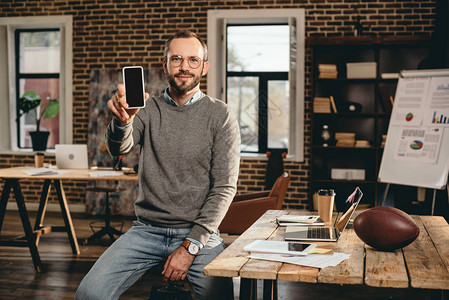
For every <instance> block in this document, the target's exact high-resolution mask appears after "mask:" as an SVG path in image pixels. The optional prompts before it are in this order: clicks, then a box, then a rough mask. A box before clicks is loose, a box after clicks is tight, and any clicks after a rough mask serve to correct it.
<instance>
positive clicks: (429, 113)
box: [378, 69, 449, 189]
mask: <svg viewBox="0 0 449 300" xmlns="http://www.w3.org/2000/svg"><path fill="white" fill-rule="evenodd" d="M400 75H401V76H400V78H399V82H398V86H397V89H396V96H395V100H394V106H393V111H392V114H391V118H390V123H389V126H388V132H387V140H386V143H385V149H384V153H383V156H382V161H381V165H380V170H379V176H378V180H379V182H385V183H392V184H399V185H410V186H418V187H425V188H432V189H443V188H445V187H446V185H447V182H448V173H449V69H441V70H419V71H402V72H401V74H400Z"/></svg>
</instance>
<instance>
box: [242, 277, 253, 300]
mask: <svg viewBox="0 0 449 300" xmlns="http://www.w3.org/2000/svg"><path fill="white" fill-rule="evenodd" d="M246 299H249V300H257V279H251V278H240V300H246Z"/></svg>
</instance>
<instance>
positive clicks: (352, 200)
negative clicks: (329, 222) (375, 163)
mask: <svg viewBox="0 0 449 300" xmlns="http://www.w3.org/2000/svg"><path fill="white" fill-rule="evenodd" d="M362 196H363V193H362V191H361V190H360V188H359V187H356V188H355V190H354V192H352V194H351V195H349V197H348V199H346V205H347V208H346V210H345V212H344V213H343V214H342V216H341V217H340V218H339V219H338V221H337V222H336V223H335V224H336V225H335V226H334V227H322V226H287V228H286V230H285V240H286V241H316V242H336V241H338V239H339V238H340V236H341V235H342V234H343V231H344V230H345V228H346V226H347V225H348V223H349V220H350V219H351V217H352V215H353V214H354V212H355V210H356V208H357V206H358V205H359V203H360V200H361V199H362Z"/></svg>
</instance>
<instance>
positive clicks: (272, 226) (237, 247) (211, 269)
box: [203, 210, 285, 277]
mask: <svg viewBox="0 0 449 300" xmlns="http://www.w3.org/2000/svg"><path fill="white" fill-rule="evenodd" d="M283 214H285V212H284V211H282V210H269V211H267V212H266V213H265V214H264V215H263V216H262V217H260V218H259V220H257V221H256V223H254V224H253V225H252V226H251V227H250V228H248V230H246V231H245V232H244V233H243V234H242V235H241V236H240V237H239V238H238V239H236V240H235V241H234V242H233V243H232V244H231V245H229V246H228V247H227V248H226V250H225V251H223V252H222V253H221V254H220V255H219V256H217V258H215V259H214V260H213V261H212V262H211V263H210V264H208V265H207V266H206V267H205V268H204V270H203V273H204V274H205V275H207V276H220V277H238V276H242V277H244V276H243V275H242V274H241V271H243V274H244V275H246V276H251V274H252V273H251V272H255V273H257V272H258V271H257V270H254V269H257V266H255V265H254V263H252V264H250V265H249V266H248V270H247V271H245V270H243V267H244V266H245V265H246V263H247V262H248V260H249V258H248V257H247V256H248V252H245V251H243V247H244V246H246V245H248V244H249V243H251V242H253V241H255V240H257V239H259V240H260V239H262V240H263V239H268V238H269V237H270V236H271V235H272V234H273V232H274V231H275V230H276V228H277V224H276V221H275V220H276V217H278V216H281V215H283ZM254 261H256V260H254ZM251 265H252V266H251ZM251 268H252V269H253V270H251ZM245 272H246V273H245ZM267 276H270V275H267Z"/></svg>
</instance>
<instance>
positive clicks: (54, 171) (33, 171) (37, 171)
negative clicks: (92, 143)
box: [22, 167, 70, 176]
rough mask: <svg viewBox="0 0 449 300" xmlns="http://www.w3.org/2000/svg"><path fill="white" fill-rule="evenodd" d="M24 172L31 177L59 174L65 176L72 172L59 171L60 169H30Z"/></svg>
mask: <svg viewBox="0 0 449 300" xmlns="http://www.w3.org/2000/svg"><path fill="white" fill-rule="evenodd" d="M22 172H24V173H26V174H28V175H31V176H37V175H58V174H64V173H68V172H70V170H58V169H49V168H45V167H42V168H29V169H23V170H22Z"/></svg>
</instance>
